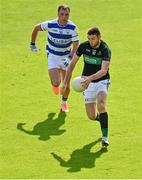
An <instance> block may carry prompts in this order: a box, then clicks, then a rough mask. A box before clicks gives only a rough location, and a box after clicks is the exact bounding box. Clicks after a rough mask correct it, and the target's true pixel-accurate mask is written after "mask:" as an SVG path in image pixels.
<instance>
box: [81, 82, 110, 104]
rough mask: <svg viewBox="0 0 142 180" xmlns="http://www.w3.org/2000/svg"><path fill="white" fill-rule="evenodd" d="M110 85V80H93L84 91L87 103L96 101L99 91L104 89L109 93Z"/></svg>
mask: <svg viewBox="0 0 142 180" xmlns="http://www.w3.org/2000/svg"><path fill="white" fill-rule="evenodd" d="M109 85H110V80H109V79H106V80H102V81H99V82H94V83H93V82H91V83H90V84H89V86H88V88H87V89H86V90H85V91H84V92H83V96H84V100H85V104H88V103H95V102H96V99H97V95H98V93H99V92H101V91H103V92H105V93H106V94H108V88H109Z"/></svg>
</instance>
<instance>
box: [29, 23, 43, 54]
mask: <svg viewBox="0 0 142 180" xmlns="http://www.w3.org/2000/svg"><path fill="white" fill-rule="evenodd" d="M39 31H41V28H40V25H39V24H38V25H36V26H35V27H34V29H33V31H32V36H31V43H30V49H31V51H33V52H37V51H38V48H37V47H36V43H35V42H36V38H37V35H38V32H39Z"/></svg>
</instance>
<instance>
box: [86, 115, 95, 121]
mask: <svg viewBox="0 0 142 180" xmlns="http://www.w3.org/2000/svg"><path fill="white" fill-rule="evenodd" d="M88 118H89V119H90V120H95V118H96V116H95V115H94V114H88Z"/></svg>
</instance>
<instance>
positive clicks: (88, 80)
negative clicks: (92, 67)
mask: <svg viewBox="0 0 142 180" xmlns="http://www.w3.org/2000/svg"><path fill="white" fill-rule="evenodd" d="M83 78H84V81H83V82H82V83H81V84H82V86H83V87H84V89H87V88H88V86H89V84H90V82H91V78H90V77H89V76H83Z"/></svg>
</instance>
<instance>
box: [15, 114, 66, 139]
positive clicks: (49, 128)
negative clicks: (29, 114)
mask: <svg viewBox="0 0 142 180" xmlns="http://www.w3.org/2000/svg"><path fill="white" fill-rule="evenodd" d="M55 114H56V113H49V114H48V118H47V119H46V120H44V121H42V122H39V123H37V124H36V125H35V126H34V127H33V130H31V131H30V130H26V129H25V128H24V125H25V124H26V123H18V124H17V129H18V130H20V131H23V132H24V133H26V134H29V135H37V136H39V139H40V140H43V141H46V140H49V139H50V137H51V136H59V135H61V134H63V133H64V132H65V131H66V130H65V129H60V127H61V126H62V125H63V124H64V123H65V118H66V114H65V113H64V112H62V111H60V113H59V114H58V117H57V118H56V119H53V118H54V116H55Z"/></svg>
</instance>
